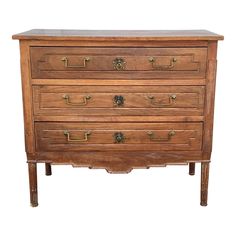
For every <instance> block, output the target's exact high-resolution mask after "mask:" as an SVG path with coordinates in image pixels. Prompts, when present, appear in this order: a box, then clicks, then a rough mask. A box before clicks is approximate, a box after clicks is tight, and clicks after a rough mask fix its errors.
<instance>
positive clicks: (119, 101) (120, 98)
mask: <svg viewBox="0 0 236 236" xmlns="http://www.w3.org/2000/svg"><path fill="white" fill-rule="evenodd" d="M113 101H114V104H115V105H116V106H122V105H124V101H125V99H124V97H123V96H121V95H115V96H114V98H113Z"/></svg>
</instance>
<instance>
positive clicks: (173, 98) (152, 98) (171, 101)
mask: <svg viewBox="0 0 236 236" xmlns="http://www.w3.org/2000/svg"><path fill="white" fill-rule="evenodd" d="M147 98H148V99H149V101H150V103H151V104H152V105H158V106H171V105H172V104H174V103H175V102H176V99H177V96H176V94H171V95H170V96H169V100H168V103H161V102H160V101H158V99H157V98H156V97H155V96H152V95H148V96H147Z"/></svg>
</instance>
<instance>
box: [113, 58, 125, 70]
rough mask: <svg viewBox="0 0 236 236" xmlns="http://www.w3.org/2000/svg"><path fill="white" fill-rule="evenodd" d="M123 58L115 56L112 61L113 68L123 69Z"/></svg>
mask: <svg viewBox="0 0 236 236" xmlns="http://www.w3.org/2000/svg"><path fill="white" fill-rule="evenodd" d="M125 64H126V62H125V60H124V59H123V58H116V59H115V60H114V61H113V65H114V69H115V70H125Z"/></svg>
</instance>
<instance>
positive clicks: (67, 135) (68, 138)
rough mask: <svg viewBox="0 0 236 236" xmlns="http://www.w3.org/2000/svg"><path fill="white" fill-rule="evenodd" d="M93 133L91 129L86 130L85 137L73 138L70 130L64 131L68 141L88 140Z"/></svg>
mask: <svg viewBox="0 0 236 236" xmlns="http://www.w3.org/2000/svg"><path fill="white" fill-rule="evenodd" d="M90 134H91V131H86V132H85V133H84V138H83V139H80V138H78V137H77V138H73V139H72V138H71V135H70V132H69V131H68V130H65V131H64V135H65V136H66V137H67V142H87V141H88V136H89V135H90Z"/></svg>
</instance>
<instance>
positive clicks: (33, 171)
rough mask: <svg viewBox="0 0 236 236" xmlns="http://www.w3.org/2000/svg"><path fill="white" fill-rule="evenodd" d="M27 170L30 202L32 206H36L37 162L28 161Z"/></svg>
mask: <svg viewBox="0 0 236 236" xmlns="http://www.w3.org/2000/svg"><path fill="white" fill-rule="evenodd" d="M28 170H29V188H30V204H31V206H32V207H37V206H38V186H37V163H36V162H28Z"/></svg>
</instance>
